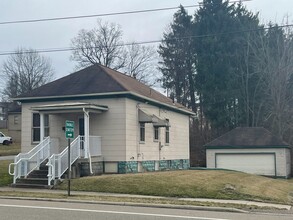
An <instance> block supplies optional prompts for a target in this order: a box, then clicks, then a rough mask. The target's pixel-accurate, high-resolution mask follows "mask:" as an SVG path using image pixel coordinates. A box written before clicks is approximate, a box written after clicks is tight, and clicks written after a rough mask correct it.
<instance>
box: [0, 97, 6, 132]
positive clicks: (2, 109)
mask: <svg viewBox="0 0 293 220" xmlns="http://www.w3.org/2000/svg"><path fill="white" fill-rule="evenodd" d="M6 113H7V103H6V102H0V128H7V117H6V116H7V114H6Z"/></svg>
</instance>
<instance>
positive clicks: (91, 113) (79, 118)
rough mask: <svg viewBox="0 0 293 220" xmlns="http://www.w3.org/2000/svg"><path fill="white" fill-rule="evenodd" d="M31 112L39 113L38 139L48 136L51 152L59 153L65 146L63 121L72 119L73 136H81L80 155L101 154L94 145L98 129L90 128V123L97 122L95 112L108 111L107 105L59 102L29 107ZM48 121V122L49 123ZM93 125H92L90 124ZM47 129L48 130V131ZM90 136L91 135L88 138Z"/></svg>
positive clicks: (85, 156) (99, 149) (86, 156)
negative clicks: (73, 125)
mask: <svg viewBox="0 0 293 220" xmlns="http://www.w3.org/2000/svg"><path fill="white" fill-rule="evenodd" d="M31 110H32V111H33V112H36V113H38V114H39V115H40V129H39V132H40V134H39V135H40V141H41V140H44V138H45V137H46V136H50V138H51V142H52V148H51V151H52V152H51V153H60V152H61V151H62V150H64V148H65V147H66V146H67V140H66V138H65V121H66V120H70V121H74V124H75V127H74V137H73V139H75V138H76V137H78V136H81V137H82V141H81V150H82V154H81V155H82V157H84V158H88V157H89V155H91V156H100V155H101V146H100V148H97V146H96V147H94V144H95V142H96V141H97V140H99V139H101V138H94V137H99V134H98V131H96V130H95V129H90V126H91V123H98V122H97V120H95V119H96V116H97V114H101V113H103V112H105V111H108V107H107V106H101V105H95V104H90V103H80V102H76V103H73V102H72V103H60V104H48V105H39V106H34V107H32V108H31ZM49 123H50V124H49ZM92 127H93V126H92ZM48 130H49V131H48ZM90 136H91V137H92V138H91V139H90Z"/></svg>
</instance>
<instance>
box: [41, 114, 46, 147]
mask: <svg viewBox="0 0 293 220" xmlns="http://www.w3.org/2000/svg"><path fill="white" fill-rule="evenodd" d="M44 137H45V114H44V113H40V142H41V141H43V140H44Z"/></svg>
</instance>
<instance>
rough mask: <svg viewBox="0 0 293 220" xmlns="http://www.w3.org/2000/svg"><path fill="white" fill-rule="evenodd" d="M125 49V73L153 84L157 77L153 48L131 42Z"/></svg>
mask: <svg viewBox="0 0 293 220" xmlns="http://www.w3.org/2000/svg"><path fill="white" fill-rule="evenodd" d="M126 51H127V59H126V65H125V67H124V68H123V71H124V72H125V73H126V75H129V76H131V77H133V78H135V79H137V80H138V81H140V82H143V83H145V84H146V85H149V86H152V85H154V84H155V82H156V78H157V77H158V70H157V68H156V63H157V59H158V57H157V52H156V50H155V48H153V47H147V46H141V45H138V44H135V43H132V44H131V45H128V46H127V47H126Z"/></svg>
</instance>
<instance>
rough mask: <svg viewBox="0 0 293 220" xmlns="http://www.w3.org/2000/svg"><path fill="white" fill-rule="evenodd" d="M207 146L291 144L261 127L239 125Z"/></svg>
mask: <svg viewBox="0 0 293 220" xmlns="http://www.w3.org/2000/svg"><path fill="white" fill-rule="evenodd" d="M205 146H206V147H219V148H221V147H233V146H235V147H237V146H243V147H254V146H289V145H288V144H287V143H286V142H284V141H282V140H281V139H280V138H278V137H276V136H274V135H273V134H272V133H271V132H269V131H268V130H266V129H265V128H261V127H238V128H235V129H233V130H231V131H229V132H228V133H226V134H224V135H222V136H220V137H218V138H216V139H215V140H213V141H211V142H209V143H207V144H206V145H205Z"/></svg>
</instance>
